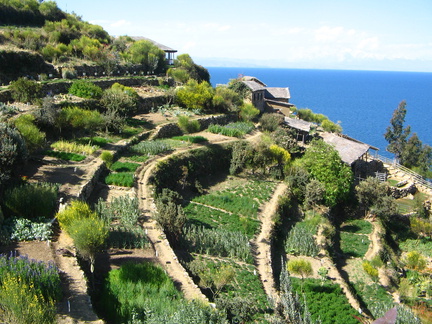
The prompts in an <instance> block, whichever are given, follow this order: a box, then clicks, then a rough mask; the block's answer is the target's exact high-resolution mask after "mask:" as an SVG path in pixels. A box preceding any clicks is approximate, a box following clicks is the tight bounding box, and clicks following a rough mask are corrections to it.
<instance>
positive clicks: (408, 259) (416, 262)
mask: <svg viewBox="0 0 432 324" xmlns="http://www.w3.org/2000/svg"><path fill="white" fill-rule="evenodd" d="M403 261H404V263H405V265H406V267H407V268H409V269H412V270H423V269H424V268H425V267H426V264H427V262H426V259H425V257H424V256H423V255H421V253H419V252H417V251H410V252H408V253H407V254H406V256H405V257H404V259H403Z"/></svg>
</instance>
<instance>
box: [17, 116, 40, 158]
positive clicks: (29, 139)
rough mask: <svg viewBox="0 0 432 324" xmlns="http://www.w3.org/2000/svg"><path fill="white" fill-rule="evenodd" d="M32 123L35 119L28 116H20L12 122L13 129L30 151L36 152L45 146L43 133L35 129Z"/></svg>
mask: <svg viewBox="0 0 432 324" xmlns="http://www.w3.org/2000/svg"><path fill="white" fill-rule="evenodd" d="M34 121H35V117H34V116H33V115H30V114H25V115H21V116H19V117H18V118H16V119H15V120H14V124H15V127H16V128H17V129H18V130H19V132H20V133H21V135H22V136H23V138H24V140H25V142H26V144H27V148H28V149H29V150H30V151H36V150H37V149H39V148H42V147H43V145H44V144H45V133H44V132H41V131H40V130H39V129H38V128H37V126H36V125H35V124H34Z"/></svg>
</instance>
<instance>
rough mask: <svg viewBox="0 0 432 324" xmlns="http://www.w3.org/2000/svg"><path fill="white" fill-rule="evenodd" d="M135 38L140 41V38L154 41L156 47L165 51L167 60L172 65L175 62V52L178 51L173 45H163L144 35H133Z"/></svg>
mask: <svg viewBox="0 0 432 324" xmlns="http://www.w3.org/2000/svg"><path fill="white" fill-rule="evenodd" d="M131 38H132V39H133V40H136V41H140V40H145V41H148V42H151V43H153V45H155V46H156V47H158V48H159V49H161V50H162V51H164V52H165V58H166V62H167V64H168V65H172V64H174V54H175V53H177V50H175V49H172V48H171V47H168V46H165V45H162V44H160V43H158V42H155V41H154V40H152V39H150V38H147V37H142V36H133V37H131Z"/></svg>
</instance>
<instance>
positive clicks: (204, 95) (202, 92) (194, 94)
mask: <svg viewBox="0 0 432 324" xmlns="http://www.w3.org/2000/svg"><path fill="white" fill-rule="evenodd" d="M213 93H214V90H213V88H212V87H211V86H210V84H209V83H208V82H206V81H203V82H201V83H198V82H197V81H195V80H193V79H191V80H189V81H188V82H187V84H186V85H185V86H183V87H181V88H179V89H178V90H177V93H176V98H177V101H178V103H179V104H180V105H181V106H183V107H186V108H190V109H198V110H209V109H210V108H211V105H212V99H213Z"/></svg>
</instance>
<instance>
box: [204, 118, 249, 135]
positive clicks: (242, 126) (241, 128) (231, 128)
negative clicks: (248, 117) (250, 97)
mask: <svg viewBox="0 0 432 324" xmlns="http://www.w3.org/2000/svg"><path fill="white" fill-rule="evenodd" d="M254 128H255V126H254V125H253V124H252V123H249V122H236V123H231V124H228V125H226V126H221V125H217V124H213V125H210V126H209V127H208V129H207V130H208V131H209V132H211V133H215V134H221V135H225V136H230V137H243V136H244V135H246V134H248V133H250V132H251V131H252V130H253V129H254Z"/></svg>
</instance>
